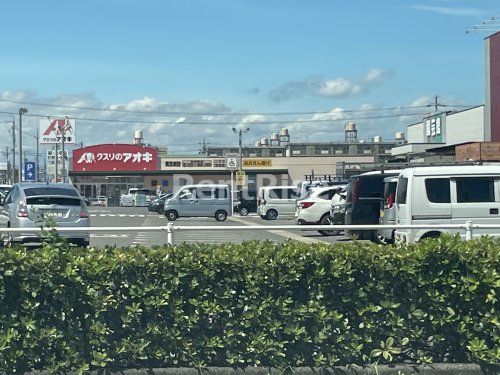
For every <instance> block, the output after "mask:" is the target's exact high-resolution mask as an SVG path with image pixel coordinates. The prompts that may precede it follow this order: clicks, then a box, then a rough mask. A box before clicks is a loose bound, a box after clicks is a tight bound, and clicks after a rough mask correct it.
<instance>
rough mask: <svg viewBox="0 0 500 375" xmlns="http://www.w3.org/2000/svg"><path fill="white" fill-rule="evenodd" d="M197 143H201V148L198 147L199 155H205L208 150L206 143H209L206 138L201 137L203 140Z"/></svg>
mask: <svg viewBox="0 0 500 375" xmlns="http://www.w3.org/2000/svg"><path fill="white" fill-rule="evenodd" d="M198 144H199V145H201V149H200V152H199V153H200V155H206V154H207V152H208V145H209V144H210V143H207V142H206V140H205V138H203V142H201V143H198Z"/></svg>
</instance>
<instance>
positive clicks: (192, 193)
mask: <svg viewBox="0 0 500 375" xmlns="http://www.w3.org/2000/svg"><path fill="white" fill-rule="evenodd" d="M230 213H231V197H230V195H229V186H228V185H212V184H200V185H185V186H182V187H181V188H180V189H179V191H177V193H175V194H174V196H173V197H172V198H170V199H168V200H167V201H165V217H166V218H167V220H168V221H174V220H176V219H177V218H178V217H215V219H216V220H217V221H224V220H226V218H227V215H229V214H230Z"/></svg>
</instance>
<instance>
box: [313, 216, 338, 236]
mask: <svg viewBox="0 0 500 375" xmlns="http://www.w3.org/2000/svg"><path fill="white" fill-rule="evenodd" d="M320 224H321V225H331V224H332V219H331V217H330V215H325V216H323V218H322V219H321V221H320ZM318 232H319V234H322V235H323V236H338V235H339V234H340V231H339V230H319V231H318Z"/></svg>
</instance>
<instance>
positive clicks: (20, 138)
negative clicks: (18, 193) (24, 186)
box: [19, 108, 28, 182]
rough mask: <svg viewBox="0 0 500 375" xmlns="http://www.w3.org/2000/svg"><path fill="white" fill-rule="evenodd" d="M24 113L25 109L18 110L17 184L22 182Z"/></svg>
mask: <svg viewBox="0 0 500 375" xmlns="http://www.w3.org/2000/svg"><path fill="white" fill-rule="evenodd" d="M26 113H28V110H27V109H26V108H19V182H22V180H23V177H22V176H23V167H24V164H23V115H24V114H26Z"/></svg>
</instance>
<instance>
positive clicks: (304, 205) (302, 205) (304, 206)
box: [299, 202, 314, 208]
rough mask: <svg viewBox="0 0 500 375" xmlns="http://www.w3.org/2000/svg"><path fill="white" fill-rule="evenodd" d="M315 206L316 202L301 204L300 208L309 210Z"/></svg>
mask: <svg viewBox="0 0 500 375" xmlns="http://www.w3.org/2000/svg"><path fill="white" fill-rule="evenodd" d="M313 204H314V202H300V204H299V207H300V208H309V207H311V206H312V205H313Z"/></svg>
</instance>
